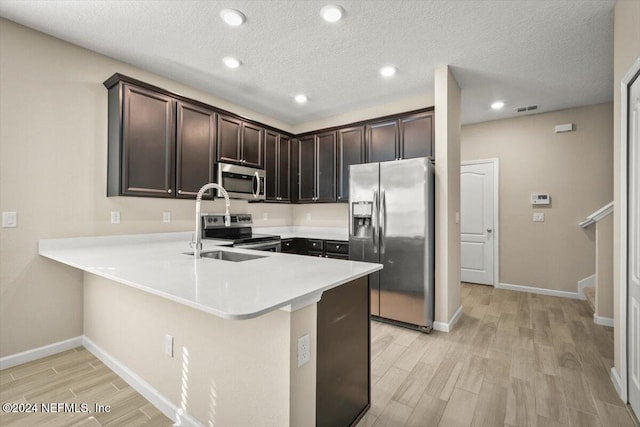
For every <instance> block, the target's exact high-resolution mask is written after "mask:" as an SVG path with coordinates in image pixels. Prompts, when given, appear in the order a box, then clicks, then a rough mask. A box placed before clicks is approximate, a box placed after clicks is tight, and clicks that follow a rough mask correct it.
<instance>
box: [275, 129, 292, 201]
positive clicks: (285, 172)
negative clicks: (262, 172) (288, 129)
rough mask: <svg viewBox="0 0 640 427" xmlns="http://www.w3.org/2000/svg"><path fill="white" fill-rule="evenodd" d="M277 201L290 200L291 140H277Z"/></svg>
mask: <svg viewBox="0 0 640 427" xmlns="http://www.w3.org/2000/svg"><path fill="white" fill-rule="evenodd" d="M278 197H279V199H278V200H282V201H289V200H291V139H290V138H287V137H286V136H282V135H280V138H279V139H278Z"/></svg>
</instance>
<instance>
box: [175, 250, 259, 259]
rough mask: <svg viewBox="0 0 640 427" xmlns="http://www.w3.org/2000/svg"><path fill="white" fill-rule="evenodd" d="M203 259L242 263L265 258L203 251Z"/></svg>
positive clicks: (186, 253)
mask: <svg viewBox="0 0 640 427" xmlns="http://www.w3.org/2000/svg"><path fill="white" fill-rule="evenodd" d="M185 255H193V252H185ZM200 256H201V257H202V258H212V259H220V260H222V261H231V262H241V261H250V260H252V259H258V258H265V257H264V256H263V255H251V254H241V253H237V252H227V251H220V250H218V251H202V252H200Z"/></svg>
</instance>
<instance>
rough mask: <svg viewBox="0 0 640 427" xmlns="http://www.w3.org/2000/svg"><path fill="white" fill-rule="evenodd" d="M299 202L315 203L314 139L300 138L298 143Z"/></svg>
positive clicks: (311, 137) (308, 137) (312, 137)
mask: <svg viewBox="0 0 640 427" xmlns="http://www.w3.org/2000/svg"><path fill="white" fill-rule="evenodd" d="M297 163H298V197H297V201H299V202H315V201H316V137H315V136H314V135H312V136H307V137H304V138H300V140H299V142H298V162H297Z"/></svg>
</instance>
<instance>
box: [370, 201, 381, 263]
mask: <svg viewBox="0 0 640 427" xmlns="http://www.w3.org/2000/svg"><path fill="white" fill-rule="evenodd" d="M371 222H372V224H371V238H372V243H373V253H374V254H377V253H378V237H379V236H378V223H379V221H378V191H377V190H376V191H374V192H373V212H372V213H371Z"/></svg>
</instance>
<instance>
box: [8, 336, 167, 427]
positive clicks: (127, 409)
mask: <svg viewBox="0 0 640 427" xmlns="http://www.w3.org/2000/svg"><path fill="white" fill-rule="evenodd" d="M13 373H16V375H18V377H19V378H18V379H15V380H13V381H11V382H9V383H6V384H3V385H2V387H1V388H0V400H2V401H3V402H19V401H22V402H30V403H34V402H45V403H46V402H58V403H66V404H78V405H79V404H82V403H89V404H93V403H100V404H111V405H112V412H111V413H108V414H107V413H105V414H90V413H83V412H77V413H43V412H42V411H39V412H38V413H37V414H1V415H0V425H2V426H5V425H7V426H28V427H32V426H42V427H58V426H66V427H70V426H77V427H88V426H101V425H104V424H107V423H109V422H113V425H127V426H135V425H143V424H147V425H152V426H154V427H155V426H170V425H172V421H171V420H170V419H168V418H167V417H166V416H164V415H163V414H162V413H160V412H159V411H158V410H157V409H156V410H155V412H153V411H151V410H150V407H151V405H150V404H149V402H148V401H147V400H146V399H144V398H143V397H142V396H141V395H140V394H138V393H137V392H136V391H135V390H133V389H132V388H131V387H130V386H128V385H127V383H126V382H124V381H123V380H122V379H121V378H120V377H118V376H117V375H116V374H115V373H114V372H113V371H111V370H110V369H109V368H108V367H106V366H105V365H104V364H103V363H102V362H100V361H99V360H98V359H96V358H95V357H94V356H93V355H92V354H91V353H89V352H88V351H87V350H86V349H83V348H79V349H73V350H69V351H65V352H63V353H59V354H57V355H54V356H50V357H47V358H44V359H41V360H38V361H34V362H30V363H27V364H24V365H22V366H17V367H13V368H10V369H5V370H3V371H0V375H2V376H7V375H8V376H13ZM114 382H117V383H118V384H119V385H121V386H122V389H118V388H116V387H115V386H114V385H113V383H114ZM74 391H75V392H74ZM144 406H146V407H147V409H148V410H149V412H152V413H153V416H152V418H153V420H154V422H153V423H149V421H150V420H151V418H150V416H148V415H147V414H146V413H145V412H143V411H142V410H141V408H142V407H144ZM78 407H79V406H78ZM91 409H93V408H91ZM100 418H103V421H104V422H103V423H102V424H101V423H100V422H99V419H100Z"/></svg>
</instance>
